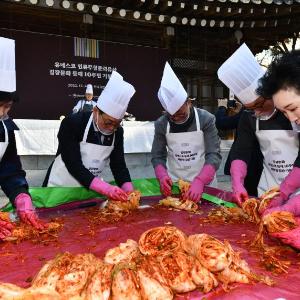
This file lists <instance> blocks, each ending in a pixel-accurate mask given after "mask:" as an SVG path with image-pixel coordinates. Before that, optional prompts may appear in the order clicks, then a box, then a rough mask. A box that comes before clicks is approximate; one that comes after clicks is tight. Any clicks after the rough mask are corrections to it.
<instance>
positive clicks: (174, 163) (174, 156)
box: [151, 63, 221, 202]
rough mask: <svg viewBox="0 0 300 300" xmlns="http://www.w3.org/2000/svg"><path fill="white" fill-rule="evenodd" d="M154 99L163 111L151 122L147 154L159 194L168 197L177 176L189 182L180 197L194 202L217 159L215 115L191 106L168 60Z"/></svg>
mask: <svg viewBox="0 0 300 300" xmlns="http://www.w3.org/2000/svg"><path fill="white" fill-rule="evenodd" d="M158 98H159V100H160V102H161V104H162V106H163V107H164V109H165V110H166V114H164V115H163V116H161V117H160V118H159V119H158V120H157V121H156V122H155V134H154V140H153V144H152V150H151V154H152V165H153V167H154V170H155V175H156V178H157V179H158V181H159V183H160V190H161V193H162V194H163V195H164V196H170V195H171V190H172V185H173V181H177V180H178V179H180V178H181V179H183V180H186V181H189V182H191V186H190V189H189V190H188V191H187V193H186V195H184V198H186V199H191V200H193V201H195V202H198V201H199V200H200V199H201V195H202V193H203V189H204V186H205V185H208V184H210V183H211V182H212V181H213V180H214V178H215V173H216V170H217V169H218V168H219V165H220V162H221V155H220V140H219V137H218V131H217V128H216V126H215V117H214V116H213V115H212V114H210V113H209V112H207V111H205V110H203V109H198V108H194V107H193V106H192V104H191V99H189V98H188V97H187V93H186V91H185V89H184V87H183V86H182V84H181V83H180V81H179V79H178V78H177V76H176V75H175V73H174V72H173V70H172V68H171V67H170V65H169V64H168V63H166V65H165V69H164V73H163V78H162V81H161V86H160V89H159V91H158Z"/></svg>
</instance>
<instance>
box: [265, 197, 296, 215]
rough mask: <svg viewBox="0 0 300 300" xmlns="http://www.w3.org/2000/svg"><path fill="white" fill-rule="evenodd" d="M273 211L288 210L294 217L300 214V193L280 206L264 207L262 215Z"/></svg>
mask: <svg viewBox="0 0 300 300" xmlns="http://www.w3.org/2000/svg"><path fill="white" fill-rule="evenodd" d="M273 211H288V212H290V213H292V214H293V215H294V216H295V217H297V216H300V195H297V196H295V197H293V198H291V199H289V200H288V201H287V202H285V203H284V204H283V205H281V206H277V207H272V208H270V209H269V208H268V209H266V210H265V211H264V213H263V215H264V216H265V215H267V214H269V213H271V212H273Z"/></svg>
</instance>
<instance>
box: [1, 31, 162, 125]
mask: <svg viewBox="0 0 300 300" xmlns="http://www.w3.org/2000/svg"><path fill="white" fill-rule="evenodd" d="M0 35H1V36H4V37H8V38H11V39H14V40H15V41H16V73H17V92H18V94H19V97H20V103H18V104H16V105H14V107H13V110H12V112H11V116H12V117H14V118H22V119H58V118H59V117H60V116H61V115H67V114H69V113H71V111H72V108H73V107H74V106H75V104H76V103H77V101H78V100H79V99H82V98H83V97H84V93H85V86H86V85H87V84H88V83H91V84H92V85H93V87H94V97H95V99H97V98H98V96H99V95H100V93H101V91H102V89H103V87H104V86H105V85H106V83H107V81H108V79H109V76H110V74H111V72H112V71H113V70H116V71H118V72H119V73H120V74H121V75H122V76H123V78H124V80H126V81H128V82H129V83H131V84H132V85H133V86H134V87H135V89H136V94H135V95H134V97H133V98H132V100H131V102H130V104H129V107H128V110H127V111H128V112H129V113H131V114H133V115H134V116H135V117H136V118H137V120H154V119H156V118H157V117H158V116H159V115H160V114H161V111H162V107H161V105H160V103H159V100H158V98H157V91H158V89H159V85H160V80H161V76H162V72H163V68H164V64H165V62H166V60H167V51H166V50H165V49H159V48H151V47H142V46H133V45H125V44H118V43H111V42H103V41H97V40H89V39H82V38H73V37H64V36H55V35H47V34H39V33H29V32H22V31H10V30H4V29H0Z"/></svg>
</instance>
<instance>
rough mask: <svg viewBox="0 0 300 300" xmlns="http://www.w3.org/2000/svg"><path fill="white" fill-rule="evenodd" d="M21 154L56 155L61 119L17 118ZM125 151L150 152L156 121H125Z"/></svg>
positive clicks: (17, 133) (17, 138)
mask: <svg viewBox="0 0 300 300" xmlns="http://www.w3.org/2000/svg"><path fill="white" fill-rule="evenodd" d="M14 121H15V123H16V124H17V126H18V127H19V129H20V130H19V131H16V132H15V135H16V143H17V149H18V154H19V155H55V154H56V150H57V146H58V140H57V133H58V130H59V126H60V123H61V121H60V120H31V119H15V120H14ZM123 128H124V151H125V153H149V152H150V151H151V145H152V141H153V136H154V122H139V121H124V122H123Z"/></svg>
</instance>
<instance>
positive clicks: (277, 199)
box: [259, 194, 285, 215]
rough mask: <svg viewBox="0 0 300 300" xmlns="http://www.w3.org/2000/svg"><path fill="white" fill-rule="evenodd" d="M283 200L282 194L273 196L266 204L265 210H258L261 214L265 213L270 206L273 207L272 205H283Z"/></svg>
mask: <svg viewBox="0 0 300 300" xmlns="http://www.w3.org/2000/svg"><path fill="white" fill-rule="evenodd" d="M284 202H285V200H284V196H282V195H281V194H280V195H278V196H276V197H274V198H273V199H272V200H271V201H270V203H269V204H268V205H267V207H266V208H265V210H259V213H260V214H262V215H265V214H266V213H265V212H267V211H268V210H269V209H271V208H274V207H278V206H281V205H283V204H284Z"/></svg>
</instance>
